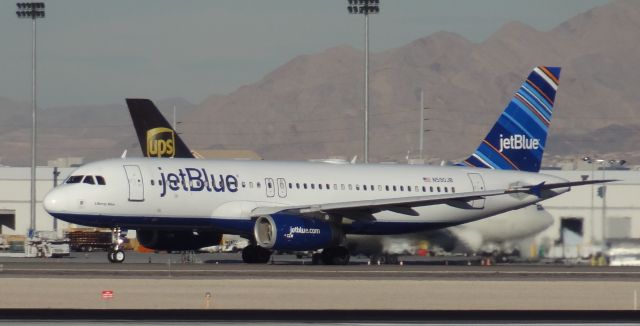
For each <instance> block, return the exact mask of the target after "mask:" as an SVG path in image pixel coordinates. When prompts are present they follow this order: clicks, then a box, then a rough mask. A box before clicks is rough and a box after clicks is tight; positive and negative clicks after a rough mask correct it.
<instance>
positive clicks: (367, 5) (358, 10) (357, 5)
mask: <svg viewBox="0 0 640 326" xmlns="http://www.w3.org/2000/svg"><path fill="white" fill-rule="evenodd" d="M347 4H348V5H347V10H348V11H349V13H350V14H354V15H355V14H362V15H364V162H365V163H369V14H378V13H380V0H347Z"/></svg>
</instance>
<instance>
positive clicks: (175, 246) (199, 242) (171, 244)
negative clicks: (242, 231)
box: [136, 230, 222, 251]
mask: <svg viewBox="0 0 640 326" xmlns="http://www.w3.org/2000/svg"><path fill="white" fill-rule="evenodd" d="M136 233H137V235H138V242H140V244H141V245H143V246H144V247H146V248H149V249H153V250H169V251H174V250H175V251H180V250H196V249H200V248H203V247H209V246H215V245H219V244H220V241H221V240H222V234H221V233H218V232H213V231H197V232H195V231H166V230H137V231H136Z"/></svg>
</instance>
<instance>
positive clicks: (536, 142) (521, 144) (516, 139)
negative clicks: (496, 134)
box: [499, 134, 540, 153]
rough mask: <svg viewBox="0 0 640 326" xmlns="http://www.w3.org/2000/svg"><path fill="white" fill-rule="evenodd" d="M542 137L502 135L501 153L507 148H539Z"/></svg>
mask: <svg viewBox="0 0 640 326" xmlns="http://www.w3.org/2000/svg"><path fill="white" fill-rule="evenodd" d="M539 148H540V139H537V138H527V136H525V135H518V134H515V135H511V136H509V137H507V138H504V137H503V136H502V134H501V135H500V150H499V151H500V153H502V151H504V150H505V149H539Z"/></svg>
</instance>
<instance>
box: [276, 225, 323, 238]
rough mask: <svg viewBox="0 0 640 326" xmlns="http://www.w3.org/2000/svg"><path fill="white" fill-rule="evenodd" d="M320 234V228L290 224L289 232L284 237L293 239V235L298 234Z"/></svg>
mask: <svg viewBox="0 0 640 326" xmlns="http://www.w3.org/2000/svg"><path fill="white" fill-rule="evenodd" d="M296 233H299V234H320V229H310V228H303V227H301V226H290V227H289V233H287V234H285V235H284V237H285V238H287V239H292V238H293V236H294V235H295V234H296Z"/></svg>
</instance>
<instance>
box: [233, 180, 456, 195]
mask: <svg viewBox="0 0 640 326" xmlns="http://www.w3.org/2000/svg"><path fill="white" fill-rule="evenodd" d="M248 184H249V188H253V182H249V183H248ZM241 185H242V188H247V183H246V182H244V181H243V182H242V183H241ZM272 187H273V185H271V184H269V185H268V188H272ZM257 188H260V182H258V183H257ZM288 188H289V189H302V190H305V189H306V190H329V191H331V190H333V191H337V190H341V191H346V190H349V191H354V190H355V191H380V192H384V191H386V192H394V191H396V192H397V191H402V192H417V193H420V192H423V193H427V192H428V193H449V192H451V193H455V192H456V188H455V187H448V186H446V187H441V186H429V187H427V186H409V185H407V186H405V185H400V186H398V185H378V186H377V187H376V186H375V185H360V184H355V185H354V184H344V183H343V184H337V183H334V184H333V185H331V184H329V183H318V184H316V183H306V182H302V183H300V182H295V183H293V182H289V183H288Z"/></svg>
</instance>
